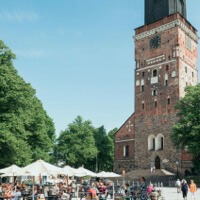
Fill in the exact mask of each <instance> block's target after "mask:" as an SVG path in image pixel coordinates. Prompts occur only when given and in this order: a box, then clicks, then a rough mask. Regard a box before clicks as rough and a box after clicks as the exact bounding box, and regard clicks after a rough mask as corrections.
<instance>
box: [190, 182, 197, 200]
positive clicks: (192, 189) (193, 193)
mask: <svg viewBox="0 0 200 200" xmlns="http://www.w3.org/2000/svg"><path fill="white" fill-rule="evenodd" d="M196 191H197V186H196V184H195V183H194V181H193V180H191V181H190V192H191V196H192V199H194V200H196Z"/></svg>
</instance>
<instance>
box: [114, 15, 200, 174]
mask: <svg viewBox="0 0 200 200" xmlns="http://www.w3.org/2000/svg"><path fill="white" fill-rule="evenodd" d="M135 33H136V34H135V60H136V69H135V114H134V115H132V116H131V117H130V118H129V119H128V120H127V121H126V122H125V124H124V125H123V126H122V127H121V128H120V129H119V131H118V132H117V133H116V135H115V171H116V172H118V173H119V172H121V171H122V170H126V171H130V170H133V169H138V168H141V169H149V168H150V167H152V166H155V167H157V168H163V169H167V170H169V171H175V170H176V167H177V166H176V165H177V162H178V165H179V169H180V171H181V172H184V171H185V170H190V169H191V167H192V164H191V156H190V155H188V154H187V153H186V152H181V151H180V150H177V149H176V147H175V146H174V145H173V143H172V140H171V132H172V127H173V125H174V123H175V122H176V121H177V117H176V112H175V109H174V105H175V103H176V102H177V101H178V100H179V99H180V98H181V97H183V96H184V94H185V93H184V89H185V87H186V86H187V85H196V84H197V83H198V71H197V60H198V49H197V40H198V37H197V32H196V29H195V28H194V27H192V26H191V24H190V23H189V22H188V21H186V20H185V19H184V18H183V17H182V16H181V15H180V14H178V13H175V14H173V15H170V16H168V17H165V18H163V19H161V20H159V21H156V22H155V23H153V24H149V25H145V26H143V27H140V28H138V29H136V30H135ZM155 37H157V38H156V39H155ZM154 40H155V41H154ZM156 40H158V41H156ZM156 42H157V43H156ZM151 43H153V45H154V43H155V45H157V46H156V47H155V46H153V47H152V46H151ZM130 120H131V122H132V124H133V127H134V128H133V127H131V128H132V129H131V133H130V134H128V132H127V123H128V122H129V121H130ZM130 139H131V141H127V140H130ZM119 141H121V142H119ZM126 145H129V146H130V147H129V151H130V154H129V157H126V158H124V157H123V148H124V146H126ZM131 148H132V149H131Z"/></svg>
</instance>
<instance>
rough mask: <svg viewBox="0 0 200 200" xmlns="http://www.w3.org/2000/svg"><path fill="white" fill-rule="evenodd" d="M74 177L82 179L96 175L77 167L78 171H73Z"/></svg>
mask: <svg viewBox="0 0 200 200" xmlns="http://www.w3.org/2000/svg"><path fill="white" fill-rule="evenodd" d="M74 176H78V177H84V176H92V177H96V176H97V174H96V173H94V172H92V171H90V170H88V169H85V168H84V167H79V168H78V169H76V170H75V175H74Z"/></svg>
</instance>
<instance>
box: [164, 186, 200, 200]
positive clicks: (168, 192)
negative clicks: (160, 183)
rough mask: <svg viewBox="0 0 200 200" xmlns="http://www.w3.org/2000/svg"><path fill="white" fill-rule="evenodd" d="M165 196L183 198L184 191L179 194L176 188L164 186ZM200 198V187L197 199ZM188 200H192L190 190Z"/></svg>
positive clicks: (167, 197)
mask: <svg viewBox="0 0 200 200" xmlns="http://www.w3.org/2000/svg"><path fill="white" fill-rule="evenodd" d="M163 196H164V197H165V200H182V199H183V197H182V193H179V194H177V191H176V188H175V187H174V188H163ZM198 199H200V189H198V190H197V193H196V200H198ZM187 200H192V198H191V195H190V192H188V198H187Z"/></svg>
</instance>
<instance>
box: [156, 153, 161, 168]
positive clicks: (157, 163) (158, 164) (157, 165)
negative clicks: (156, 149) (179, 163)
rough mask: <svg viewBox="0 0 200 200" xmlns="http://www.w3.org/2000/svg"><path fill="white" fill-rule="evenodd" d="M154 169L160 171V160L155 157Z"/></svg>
mask: <svg viewBox="0 0 200 200" xmlns="http://www.w3.org/2000/svg"><path fill="white" fill-rule="evenodd" d="M155 168H156V169H160V168H161V167H160V158H159V157H158V156H157V157H156V159H155Z"/></svg>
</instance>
